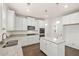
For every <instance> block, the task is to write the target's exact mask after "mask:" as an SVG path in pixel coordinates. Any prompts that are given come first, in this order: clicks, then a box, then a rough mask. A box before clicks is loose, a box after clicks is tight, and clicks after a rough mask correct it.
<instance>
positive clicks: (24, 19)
mask: <svg viewBox="0 0 79 59" xmlns="http://www.w3.org/2000/svg"><path fill="white" fill-rule="evenodd" d="M27 25H28V20H27V18H23V30H27Z"/></svg>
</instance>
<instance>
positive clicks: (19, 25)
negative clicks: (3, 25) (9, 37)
mask: <svg viewBox="0 0 79 59" xmlns="http://www.w3.org/2000/svg"><path fill="white" fill-rule="evenodd" d="M15 24H16V30H23V17H20V16H16V21H15Z"/></svg>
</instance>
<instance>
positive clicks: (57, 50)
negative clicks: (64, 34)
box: [40, 38, 65, 56]
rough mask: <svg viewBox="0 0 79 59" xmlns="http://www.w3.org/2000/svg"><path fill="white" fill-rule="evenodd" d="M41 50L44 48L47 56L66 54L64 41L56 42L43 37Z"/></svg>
mask: <svg viewBox="0 0 79 59" xmlns="http://www.w3.org/2000/svg"><path fill="white" fill-rule="evenodd" d="M40 50H42V51H43V52H44V53H45V54H46V55H47V56H64V55H65V45H64V43H60V44H56V43H53V42H50V41H48V40H45V39H43V38H41V39H40Z"/></svg>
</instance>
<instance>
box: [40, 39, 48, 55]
mask: <svg viewBox="0 0 79 59" xmlns="http://www.w3.org/2000/svg"><path fill="white" fill-rule="evenodd" d="M40 50H42V51H43V52H44V53H45V54H47V41H46V40H44V39H43V38H40Z"/></svg>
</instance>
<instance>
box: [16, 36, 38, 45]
mask: <svg viewBox="0 0 79 59" xmlns="http://www.w3.org/2000/svg"><path fill="white" fill-rule="evenodd" d="M18 38H19V42H20V43H19V44H20V45H21V46H27V45H31V44H36V43H39V36H38V35H30V36H27V35H25V36H21V37H18Z"/></svg>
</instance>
